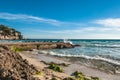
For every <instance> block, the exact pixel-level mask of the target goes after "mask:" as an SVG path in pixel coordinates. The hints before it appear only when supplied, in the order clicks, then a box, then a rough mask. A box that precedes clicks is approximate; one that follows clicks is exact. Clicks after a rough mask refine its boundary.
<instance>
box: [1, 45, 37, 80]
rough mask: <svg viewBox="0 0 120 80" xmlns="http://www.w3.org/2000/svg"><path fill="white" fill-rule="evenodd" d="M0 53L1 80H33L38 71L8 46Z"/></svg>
mask: <svg viewBox="0 0 120 80" xmlns="http://www.w3.org/2000/svg"><path fill="white" fill-rule="evenodd" d="M0 48H3V49H4V50H3V51H1V52H0V80H33V79H34V77H33V76H32V75H33V74H36V72H37V69H36V68H35V67H34V66H33V65H30V64H29V63H28V61H27V60H24V59H22V57H21V56H20V55H19V54H18V53H14V52H12V51H10V50H8V49H9V48H7V47H6V46H1V47H0ZM5 49H6V50H5Z"/></svg>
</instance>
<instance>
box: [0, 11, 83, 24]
mask: <svg viewBox="0 0 120 80" xmlns="http://www.w3.org/2000/svg"><path fill="white" fill-rule="evenodd" d="M0 19H5V20H20V21H30V22H31V21H32V22H41V23H47V24H51V25H54V26H61V25H65V26H70V25H73V26H80V25H82V24H81V23H71V22H63V21H59V20H55V19H48V18H42V17H37V16H32V15H25V14H11V13H0Z"/></svg>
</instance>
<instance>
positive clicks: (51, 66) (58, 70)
mask: <svg viewBox="0 0 120 80" xmlns="http://www.w3.org/2000/svg"><path fill="white" fill-rule="evenodd" d="M49 68H50V69H52V70H54V71H57V72H63V69H62V68H61V67H60V66H58V65H56V64H54V63H51V64H50V66H49Z"/></svg>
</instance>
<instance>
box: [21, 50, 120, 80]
mask: <svg viewBox="0 0 120 80" xmlns="http://www.w3.org/2000/svg"><path fill="white" fill-rule="evenodd" d="M20 55H21V56H22V57H23V58H24V59H27V60H28V62H29V63H30V64H33V65H34V66H36V67H37V68H38V69H40V70H43V71H44V72H45V74H47V73H46V72H49V74H51V75H52V76H53V75H54V76H58V77H69V76H71V74H72V73H73V72H75V71H81V72H83V73H84V74H85V75H87V76H96V77H99V78H100V80H120V74H110V73H106V72H104V71H100V70H98V69H95V68H91V67H88V66H85V65H82V64H77V63H72V62H68V61H67V60H65V59H62V58H59V57H56V56H52V55H48V54H43V53H41V54H37V52H36V51H24V52H21V53H20ZM44 62H45V63H50V62H54V63H56V64H62V63H65V64H69V65H68V66H67V67H66V66H63V69H64V73H58V72H54V71H50V70H48V71H46V70H47V69H46V67H47V65H46V64H44ZM51 75H49V76H44V77H40V78H41V80H45V79H46V77H48V78H50V77H51ZM47 80H49V79H47Z"/></svg>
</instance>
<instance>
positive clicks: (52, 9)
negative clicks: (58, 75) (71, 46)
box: [0, 0, 120, 39]
mask: <svg viewBox="0 0 120 80" xmlns="http://www.w3.org/2000/svg"><path fill="white" fill-rule="evenodd" d="M0 24H4V25H7V26H10V27H12V28H15V29H17V30H19V31H21V32H22V34H23V35H24V37H25V38H60V39H63V38H72V39H120V0H1V2H0Z"/></svg>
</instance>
